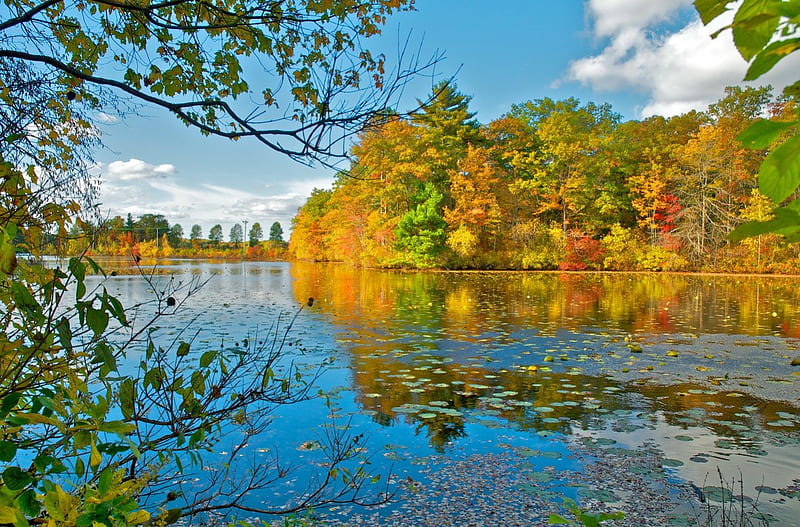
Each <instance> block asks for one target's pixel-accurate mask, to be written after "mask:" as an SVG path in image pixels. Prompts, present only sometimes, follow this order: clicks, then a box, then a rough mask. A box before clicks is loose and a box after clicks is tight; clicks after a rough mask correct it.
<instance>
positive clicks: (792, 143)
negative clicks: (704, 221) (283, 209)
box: [694, 0, 800, 241]
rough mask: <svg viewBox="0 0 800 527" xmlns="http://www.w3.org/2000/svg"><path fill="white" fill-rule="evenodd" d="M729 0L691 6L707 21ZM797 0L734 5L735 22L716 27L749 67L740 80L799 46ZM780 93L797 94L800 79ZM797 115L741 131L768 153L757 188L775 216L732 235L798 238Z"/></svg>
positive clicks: (749, 78) (754, 75)
mask: <svg viewBox="0 0 800 527" xmlns="http://www.w3.org/2000/svg"><path fill="white" fill-rule="evenodd" d="M731 4H732V2H730V1H728V0H695V2H694V5H695V8H696V9H697V11H698V13H699V14H700V18H701V19H702V21H703V23H705V24H708V23H710V22H712V21H713V20H715V19H716V18H718V17H719V16H720V15H722V14H723V13H725V12H727V11H728V10H729V5H731ZM798 20H800V2H798V1H796V0H745V1H744V2H742V3H741V4H740V5H738V6H737V7H736V12H735V13H734V17H733V22H732V23H731V24H730V25H728V26H725V27H724V28H723V29H721V30H720V31H717V32H716V33H714V35H713V36H714V37H716V36H717V35H719V34H720V33H721V32H722V31H725V30H727V29H730V30H731V31H732V33H733V41H734V43H735V45H736V49H737V50H738V51H739V53H740V54H741V56H742V58H744V59H745V60H746V61H747V62H748V63H749V64H750V65H749V67H748V69H747V73H746V74H745V77H744V80H746V81H752V80H755V79H758V78H759V77H761V76H762V75H764V74H765V73H767V72H769V71H770V70H772V68H773V67H775V66H776V65H777V64H778V63H779V62H780V61H781V60H783V59H784V58H786V57H787V56H788V55H790V54H792V53H794V52H795V51H797V50H798V49H800V39H798V38H797V36H796V35H797V32H798ZM784 93H785V94H786V95H787V96H789V97H792V98H795V99H796V98H797V97H798V95H800V80H798V81H796V82H795V83H794V84H792V85H790V86H788V87H787V88H786V89H785V90H784ZM799 124H800V115H797V114H795V115H794V116H791V117H788V118H787V117H782V118H780V119H775V120H768V119H761V120H759V121H757V122H755V123H753V124H752V125H751V126H750V127H748V128H747V129H746V130H745V131H744V132H742V133H741V134H740V135H739V140H740V141H741V142H742V143H743V144H744V145H745V146H746V147H748V148H752V149H757V150H758V149H768V150H769V154H768V155H767V157H766V158H765V159H764V161H763V162H762V163H761V165H760V167H759V172H758V186H759V190H760V191H761V193H762V194H764V195H765V196H767V197H768V198H770V199H771V200H772V201H773V202H774V203H775V204H776V205H781V206H779V207H778V208H776V209H775V211H774V217H773V218H772V219H769V220H766V221H751V222H747V223H745V224H743V225H741V226H740V227H738V228H737V229H736V230H734V231H733V232H732V234H731V236H732V238H733V239H734V240H738V239H742V238H744V237H748V236H758V235H760V234H767V233H775V234H780V235H783V236H784V237H786V238H787V239H788V240H790V241H800V200H797V199H794V200H791V201H789V202H788V203H784V202H785V201H786V200H787V199H788V198H790V197H791V196H792V195H793V194H794V193H795V191H796V190H797V188H798V185H800V163H798V160H799V159H800V133H798V125H799Z"/></svg>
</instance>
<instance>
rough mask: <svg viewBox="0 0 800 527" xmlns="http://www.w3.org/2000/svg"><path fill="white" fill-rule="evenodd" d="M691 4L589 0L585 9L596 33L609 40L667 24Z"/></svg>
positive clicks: (670, 0) (676, 0) (689, 1)
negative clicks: (626, 32)
mask: <svg viewBox="0 0 800 527" xmlns="http://www.w3.org/2000/svg"><path fill="white" fill-rule="evenodd" d="M691 4H692V0H589V1H588V3H587V6H586V10H587V13H588V14H589V16H590V18H591V21H592V22H593V26H594V31H595V33H596V34H597V35H598V36H601V37H608V36H612V35H615V34H618V33H620V32H623V31H625V30H626V29H631V28H642V27H647V26H649V25H651V24H653V23H656V22H664V21H666V20H669V18H670V17H671V16H672V15H674V14H675V13H676V12H677V11H679V10H680V9H683V8H685V7H688V6H690V5H691Z"/></svg>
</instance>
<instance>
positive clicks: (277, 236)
mask: <svg viewBox="0 0 800 527" xmlns="http://www.w3.org/2000/svg"><path fill="white" fill-rule="evenodd" d="M269 241H271V242H278V243H283V228H282V227H281V224H280V223H278V222H277V221H276V222H275V223H273V224H272V226H271V227H270V228H269Z"/></svg>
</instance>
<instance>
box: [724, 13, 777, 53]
mask: <svg viewBox="0 0 800 527" xmlns="http://www.w3.org/2000/svg"><path fill="white" fill-rule="evenodd" d="M769 2H770V0H745V2H744V4H742V6H741V7H740V8H739V10H738V11H737V12H736V15H735V16H734V17H733V42H734V43H735V44H736V49H738V50H739V53H740V54H741V55H742V57H743V58H744V59H745V60H746V61H748V62H750V60H751V59H752V58H753V57H755V56H756V54H758V53H759V52H760V51H761V50H762V49H763V48H764V46H766V45H767V44H769V41H770V40H771V39H772V35H773V34H774V33H775V30H777V29H778V24H779V23H780V17H778V16H776V15H773V14H771V13H769V12H768V9H767V7H766V6H767V4H769Z"/></svg>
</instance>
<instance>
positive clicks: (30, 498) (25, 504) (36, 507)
mask: <svg viewBox="0 0 800 527" xmlns="http://www.w3.org/2000/svg"><path fill="white" fill-rule="evenodd" d="M16 502H17V505H18V506H19V508H20V510H21V511H22V513H23V514H24V515H25V516H28V517H30V518H33V517H36V516H38V515H39V513H40V512H41V511H42V505H41V504H40V503H39V500H37V499H36V491H34V490H33V489H28V490H26V491H25V492H23V493H22V494H20V495H19V497H18V498H17V500H16Z"/></svg>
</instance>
